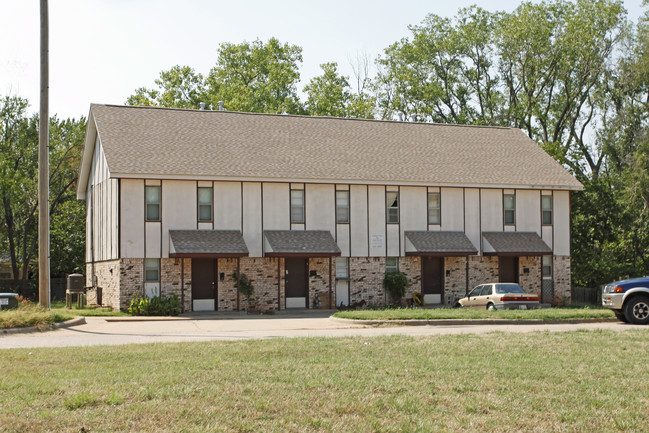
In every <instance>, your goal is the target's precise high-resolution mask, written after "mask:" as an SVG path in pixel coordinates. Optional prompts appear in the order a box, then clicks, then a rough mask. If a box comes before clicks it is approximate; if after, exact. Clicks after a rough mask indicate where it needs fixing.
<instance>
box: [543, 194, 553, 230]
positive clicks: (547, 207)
mask: <svg viewBox="0 0 649 433" xmlns="http://www.w3.org/2000/svg"><path fill="white" fill-rule="evenodd" d="M541 216H542V218H543V225H544V226H551V225H552V196H551V195H542V196H541Z"/></svg>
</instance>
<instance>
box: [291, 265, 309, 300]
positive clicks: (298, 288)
mask: <svg viewBox="0 0 649 433" xmlns="http://www.w3.org/2000/svg"><path fill="white" fill-rule="evenodd" d="M306 260H307V259H303V258H287V259H286V264H285V266H286V308H306V306H307V302H308V299H307V288H308V280H307V275H306V273H307V261H306Z"/></svg>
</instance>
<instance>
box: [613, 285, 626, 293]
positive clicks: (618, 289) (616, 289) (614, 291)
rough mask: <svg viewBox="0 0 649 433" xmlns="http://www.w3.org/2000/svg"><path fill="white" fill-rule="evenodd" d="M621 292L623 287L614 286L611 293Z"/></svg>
mask: <svg viewBox="0 0 649 433" xmlns="http://www.w3.org/2000/svg"><path fill="white" fill-rule="evenodd" d="M622 292H624V289H623V288H622V287H620V286H615V288H614V289H613V293H622Z"/></svg>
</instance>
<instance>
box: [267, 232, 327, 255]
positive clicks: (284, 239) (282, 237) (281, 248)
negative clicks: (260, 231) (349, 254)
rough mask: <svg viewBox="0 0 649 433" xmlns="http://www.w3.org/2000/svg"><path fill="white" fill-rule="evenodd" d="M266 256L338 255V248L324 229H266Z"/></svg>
mask: <svg viewBox="0 0 649 433" xmlns="http://www.w3.org/2000/svg"><path fill="white" fill-rule="evenodd" d="M264 237H265V238H266V241H267V242H268V246H269V248H268V249H267V251H266V254H265V255H266V256H269V257H275V256H279V257H284V256H302V257H318V256H339V255H340V248H338V245H337V244H336V241H335V240H334V238H333V237H332V236H331V233H330V232H328V231H326V230H293V231H291V230H266V231H264Z"/></svg>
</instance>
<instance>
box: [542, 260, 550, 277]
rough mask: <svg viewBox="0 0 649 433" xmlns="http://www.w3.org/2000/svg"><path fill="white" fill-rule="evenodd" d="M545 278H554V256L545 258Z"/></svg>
mask: <svg viewBox="0 0 649 433" xmlns="http://www.w3.org/2000/svg"><path fill="white" fill-rule="evenodd" d="M543 278H552V256H543Z"/></svg>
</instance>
